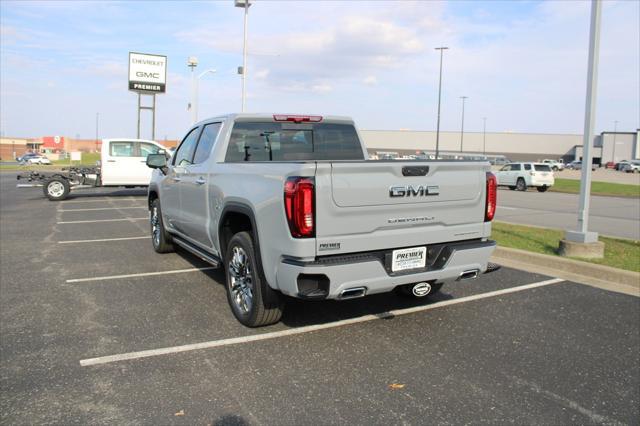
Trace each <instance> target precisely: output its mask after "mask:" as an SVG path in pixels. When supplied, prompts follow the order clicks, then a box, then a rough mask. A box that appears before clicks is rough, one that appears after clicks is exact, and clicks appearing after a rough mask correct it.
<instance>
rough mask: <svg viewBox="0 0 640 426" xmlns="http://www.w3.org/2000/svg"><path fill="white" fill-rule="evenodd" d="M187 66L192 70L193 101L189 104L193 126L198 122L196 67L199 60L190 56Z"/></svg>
mask: <svg viewBox="0 0 640 426" xmlns="http://www.w3.org/2000/svg"><path fill="white" fill-rule="evenodd" d="M187 66H188V67H189V68H191V101H190V102H189V110H190V111H191V124H194V123H195V122H196V121H198V113H197V111H196V107H195V102H196V73H195V70H196V67H197V66H198V58H196V57H195V56H189V59H188V60H187Z"/></svg>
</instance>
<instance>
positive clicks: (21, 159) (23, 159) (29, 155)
mask: <svg viewBox="0 0 640 426" xmlns="http://www.w3.org/2000/svg"><path fill="white" fill-rule="evenodd" d="M37 156H38V154H36V153H35V152H27V153H25V154H23V155H22V156H21V157H17V158H16V161H17V162H18V163H21V164H24V163H26V161H27V160H28V159H29V158H32V157H37Z"/></svg>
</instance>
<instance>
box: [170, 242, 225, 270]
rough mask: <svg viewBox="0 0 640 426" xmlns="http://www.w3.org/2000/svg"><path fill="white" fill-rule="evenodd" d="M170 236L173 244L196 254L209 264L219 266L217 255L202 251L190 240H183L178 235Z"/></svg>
mask: <svg viewBox="0 0 640 426" xmlns="http://www.w3.org/2000/svg"><path fill="white" fill-rule="evenodd" d="M171 238H172V239H173V242H174V243H175V244H177V245H179V246H180V247H182V248H183V249H185V250H186V251H188V252H190V253H192V254H194V255H196V256H198V257H199V258H200V259H202V260H204V261H205V262H207V263H209V264H211V266H215V267H218V266H220V258H219V257H218V256H216V255H213V254H211V253H208V252H206V251H204V250H203V249H201V248H199V247H196V246H194V245H193V244H191V243H190V242H188V241H186V240H183V239H182V238H180V237H178V236H176V235H172V236H171Z"/></svg>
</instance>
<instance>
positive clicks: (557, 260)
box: [492, 247, 640, 296]
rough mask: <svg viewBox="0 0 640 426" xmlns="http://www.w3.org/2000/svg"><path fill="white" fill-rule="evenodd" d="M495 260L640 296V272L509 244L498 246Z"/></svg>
mask: <svg viewBox="0 0 640 426" xmlns="http://www.w3.org/2000/svg"><path fill="white" fill-rule="evenodd" d="M492 261H493V262H496V263H498V264H501V265H503V266H506V267H512V268H518V269H523V270H526V271H529V272H538V273H543V274H547V275H552V276H554V277H558V278H563V279H566V280H571V281H577V282H580V283H584V284H588V285H591V286H594V287H598V288H604V289H606V290H612V291H617V292H620V293H625V294H631V295H634V296H640V273H637V272H632V271H625V270H622V269H617V268H612V267H610V266H603V265H597V264H593V263H587V262H581V261H579V260H573V259H565V258H562V257H557V256H549V255H546V254H539V253H533V252H529V251H526V250H519V249H513V248H507V247H497V248H496V250H495V252H494V253H493V257H492Z"/></svg>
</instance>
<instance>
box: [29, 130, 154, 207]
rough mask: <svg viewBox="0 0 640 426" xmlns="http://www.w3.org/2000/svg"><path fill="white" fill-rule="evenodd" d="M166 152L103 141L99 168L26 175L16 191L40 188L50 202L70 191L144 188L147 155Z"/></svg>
mask: <svg viewBox="0 0 640 426" xmlns="http://www.w3.org/2000/svg"><path fill="white" fill-rule="evenodd" d="M160 152H166V151H165V147H164V146H162V145H160V144H159V143H157V142H154V141H150V140H144V139H127V138H118V139H103V140H102V150H101V152H100V164H99V165H97V166H96V167H68V168H63V169H62V171H55V172H41V171H29V172H27V173H21V174H19V175H18V180H22V181H26V182H27V183H19V184H18V185H17V186H18V187H19V188H27V187H28V188H31V187H42V189H43V192H44V195H45V196H46V197H47V198H49V200H52V201H59V200H64V199H65V198H67V196H68V195H69V193H70V192H71V190H72V189H73V190H76V189H88V188H96V187H103V186H112V187H117V186H124V187H127V188H133V187H137V186H140V187H146V186H148V185H149V181H150V180H151V172H152V171H151V169H149V168H148V167H147V165H146V161H147V156H148V155H149V154H157V153H160Z"/></svg>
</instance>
